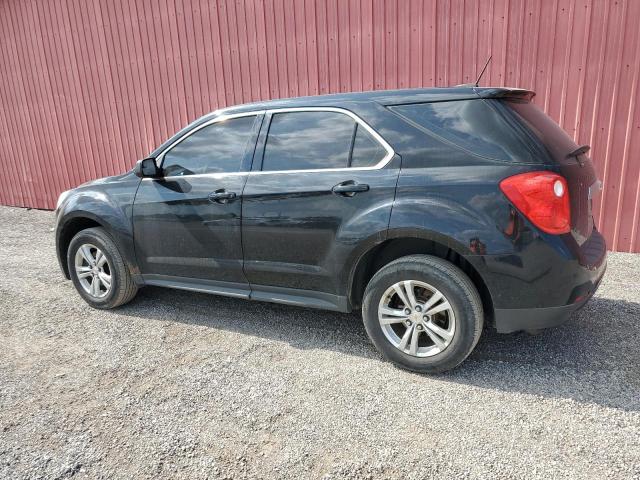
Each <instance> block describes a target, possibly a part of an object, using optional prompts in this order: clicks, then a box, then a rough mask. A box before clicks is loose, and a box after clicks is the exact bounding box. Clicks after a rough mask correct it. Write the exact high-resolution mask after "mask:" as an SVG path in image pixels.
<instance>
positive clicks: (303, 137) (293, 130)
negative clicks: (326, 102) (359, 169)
mask: <svg viewBox="0 0 640 480" xmlns="http://www.w3.org/2000/svg"><path fill="white" fill-rule="evenodd" d="M355 124H356V122H355V121H354V120H353V119H352V118H351V117H350V116H348V115H345V114H343V113H338V112H323V111H317V112H313V111H308V112H284V113H275V114H274V115H273V117H272V119H271V125H270V126H269V134H268V135H267V141H266V144H265V147H264V157H263V160H262V170H263V171H275V170H312V169H325V168H346V167H347V166H348V164H349V152H350V151H351V141H352V139H353V132H354V128H355Z"/></svg>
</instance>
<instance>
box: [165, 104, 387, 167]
mask: <svg viewBox="0 0 640 480" xmlns="http://www.w3.org/2000/svg"><path fill="white" fill-rule="evenodd" d="M290 112H336V113H342V114H343V115H347V116H349V117H351V118H352V119H353V120H354V121H355V122H356V123H357V124H358V125H360V126H362V127H363V128H364V129H365V130H366V131H367V132H369V133H370V134H371V136H372V137H373V138H375V139H376V141H377V142H378V143H379V144H380V145H381V146H382V148H384V149H385V150H386V152H387V154H386V155H385V156H384V158H382V160H380V161H379V162H378V163H377V164H375V165H372V166H370V167H341V168H314V169H307V170H304V169H303V170H299V169H297V170H296V169H292V170H269V171H262V170H250V171H247V172H222V173H198V174H193V175H173V176H167V177H164V178H185V177H198V176H205V175H206V176H216V175H218V176H224V175H246V174H249V175H270V174H274V173H294V174H295V173H313V172H342V171H363V170H364V171H366V170H379V169H381V168H383V167H385V166H386V165H387V164H388V163H389V162H390V161H391V159H392V158H393V156H394V155H395V151H394V150H393V148H392V147H391V145H389V144H388V143H387V141H386V140H385V139H384V138H383V137H382V136H381V135H380V134H379V133H378V132H376V131H375V130H374V129H373V128H372V127H371V126H370V125H369V124H368V123H366V122H365V121H364V120H362V119H361V118H360V117H359V116H358V115H356V114H355V113H353V112H352V111H350V110H347V109H344V108H340V107H289V108H287V107H285V108H272V109H266V110H253V111H250V112H241V113H229V114H224V113H222V114H221V115H220V116H219V117H216V118H212V119H211V120H209V121H207V122H205V123H203V124H202V125H198V126H197V127H196V128H194V129H193V130H190V131H188V132H186V133H185V134H184V135H183V136H181V137H180V138H178V139H177V140H176V141H175V142H173V143H172V144H171V145H169V146H168V147H167V148H165V149H164V150H163V151H162V153H161V154H160V155H158V158H157V162H158V164H159V165H160V166H162V163H163V162H164V157H165V155H166V154H167V152H169V151H170V150H171V149H172V148H173V147H175V146H176V145H177V144H178V143H180V142H182V141H183V140H185V139H186V138H187V137H189V136H191V135H193V134H194V133H196V132H197V131H198V130H200V129H202V128H204V127H207V126H209V125H212V124H214V123H218V122H223V121H225V120H229V119H231V118H240V117H250V116H257V115H263V114H272V115H273V114H277V113H290ZM268 135H269V134H268V132H267V138H268Z"/></svg>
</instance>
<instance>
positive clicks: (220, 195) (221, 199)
mask: <svg viewBox="0 0 640 480" xmlns="http://www.w3.org/2000/svg"><path fill="white" fill-rule="evenodd" d="M234 198H236V192H227V191H226V190H225V189H224V188H221V189H220V190H216V191H215V192H213V193H210V194H209V201H210V202H216V203H229V201H230V200H233V199H234Z"/></svg>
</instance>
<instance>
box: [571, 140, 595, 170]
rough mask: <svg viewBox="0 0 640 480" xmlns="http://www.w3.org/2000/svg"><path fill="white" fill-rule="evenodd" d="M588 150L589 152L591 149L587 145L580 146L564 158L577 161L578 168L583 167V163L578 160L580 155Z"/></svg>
mask: <svg viewBox="0 0 640 480" xmlns="http://www.w3.org/2000/svg"><path fill="white" fill-rule="evenodd" d="M589 150H591V147H590V146H589V145H581V146H580V147H578V148H576V149H575V150H573V151H571V152H569V153H567V156H566V158H575V159H576V160H577V161H578V163H579V164H580V166H581V167H583V166H584V163H583V162H582V160H580V155H584V154H585V153H587V152H588V151H589Z"/></svg>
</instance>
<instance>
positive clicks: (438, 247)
mask: <svg viewBox="0 0 640 480" xmlns="http://www.w3.org/2000/svg"><path fill="white" fill-rule="evenodd" d="M465 250H466V249H465V248H464V247H463V246H462V245H457V242H456V241H455V240H452V239H447V238H443V237H442V236H441V235H437V234H436V235H429V234H426V233H424V232H415V231H403V230H400V231H395V232H390V234H389V235H388V236H387V238H386V239H385V240H384V241H383V242H381V243H378V244H376V245H374V246H373V247H371V248H369V249H368V250H367V251H366V252H364V253H363V254H362V255H361V256H360V257H359V258H358V260H357V261H356V262H355V265H354V266H353V268H352V269H351V274H350V276H349V284H348V292H347V294H348V298H349V304H350V305H351V307H352V308H359V307H360V306H361V304H362V298H363V296H364V291H365V289H366V287H367V284H368V283H369V281H370V280H371V278H372V277H373V275H375V273H376V272H377V271H379V270H380V269H381V268H382V267H384V266H385V265H387V264H388V263H390V262H392V261H393V260H396V259H398V258H401V257H404V256H407V255H416V254H422V255H433V256H435V257H439V258H442V259H443V260H447V261H448V262H451V263H452V264H454V265H456V266H457V267H458V268H460V269H461V270H462V271H463V272H464V273H465V274H466V275H467V276H468V277H469V278H470V279H471V281H472V282H473V284H474V286H475V287H476V289H477V290H478V293H479V294H480V298H481V300H482V306H483V308H484V312H485V315H486V317H487V320H490V321H492V320H493V311H494V310H493V299H492V297H491V292H490V291H489V288H488V286H487V284H486V282H485V280H484V279H483V278H482V275H481V274H480V272H478V270H477V269H476V268H475V267H474V266H473V265H472V264H471V263H470V262H468V261H467V260H466V259H465V258H464V252H465Z"/></svg>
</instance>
